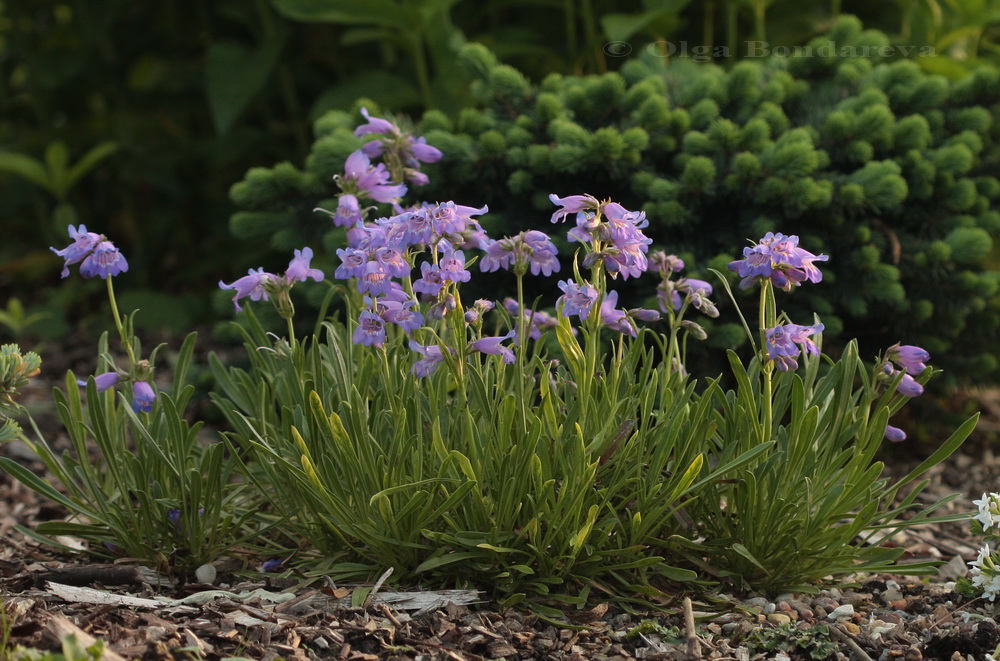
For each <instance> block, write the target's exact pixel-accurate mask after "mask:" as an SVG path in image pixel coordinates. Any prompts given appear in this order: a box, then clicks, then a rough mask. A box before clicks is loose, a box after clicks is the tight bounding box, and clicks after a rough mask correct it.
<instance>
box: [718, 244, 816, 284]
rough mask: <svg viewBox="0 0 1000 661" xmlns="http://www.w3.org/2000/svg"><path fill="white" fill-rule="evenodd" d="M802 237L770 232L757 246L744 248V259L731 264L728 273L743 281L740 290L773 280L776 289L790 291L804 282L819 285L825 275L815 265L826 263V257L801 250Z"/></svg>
mask: <svg viewBox="0 0 1000 661" xmlns="http://www.w3.org/2000/svg"><path fill="white" fill-rule="evenodd" d="M798 244H799V237H797V236H795V235H791V236H785V235H784V234H774V233H773V232H768V233H767V234H765V235H764V238H762V239H761V240H760V241H759V242H758V243H757V244H756V245H754V246H753V247H747V248H744V249H743V259H740V260H736V261H733V262H730V263H729V270H730V271H733V272H735V273H737V274H738V275H739V276H740V277H741V278H743V280H742V281H741V282H740V288H741V289H749V288H750V287H752V286H753V285H754V284H756V283H757V282H760V281H763V280H770V281H771V282H772V283H773V284H774V286H775V287H778V288H779V289H783V290H785V291H791V289H792V287H797V286H798V285H800V284H801V283H802V282H804V281H806V280H808V281H809V282H820V281H821V280H822V279H823V273H822V272H821V271H820V270H819V269H818V268H817V267H816V265H815V264H814V262H825V261H826V260H828V259H829V257H828V256H827V255H814V254H812V253H811V252H809V251H807V250H804V249H802V248H799V247H798Z"/></svg>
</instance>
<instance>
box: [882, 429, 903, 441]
mask: <svg viewBox="0 0 1000 661" xmlns="http://www.w3.org/2000/svg"><path fill="white" fill-rule="evenodd" d="M885 440H887V441H891V442H893V443H899V442H900V441H905V440H906V432H904V431H903V430H902V429H900V428H899V427H893V426H892V425H886V426H885Z"/></svg>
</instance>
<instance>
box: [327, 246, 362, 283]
mask: <svg viewBox="0 0 1000 661" xmlns="http://www.w3.org/2000/svg"><path fill="white" fill-rule="evenodd" d="M337 257H340V262H341V263H340V266H338V267H337V270H336V271H335V272H334V274H333V275H334V277H337V278H340V279H341V280H347V279H348V278H360V277H361V276H363V275H364V274H365V265H366V264H367V263H368V253H367V252H365V251H364V250H358V249H357V248H340V249H338V250H337Z"/></svg>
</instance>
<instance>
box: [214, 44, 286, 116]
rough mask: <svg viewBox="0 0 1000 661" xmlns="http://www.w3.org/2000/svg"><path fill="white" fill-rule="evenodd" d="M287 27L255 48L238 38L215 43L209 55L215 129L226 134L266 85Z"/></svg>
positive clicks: (279, 52) (276, 60) (279, 51)
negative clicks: (236, 40)
mask: <svg viewBox="0 0 1000 661" xmlns="http://www.w3.org/2000/svg"><path fill="white" fill-rule="evenodd" d="M283 43H284V31H283V30H278V31H276V32H275V33H274V34H272V35H269V36H268V38H267V39H265V40H264V42H263V44H261V46H260V47H259V48H258V49H257V50H252V49H250V48H248V47H246V46H244V45H242V44H238V43H235V42H221V43H216V44H212V45H211V46H210V47H209V49H208V54H207V55H206V56H205V92H206V94H207V95H208V105H209V108H210V109H211V111H212V120H213V121H214V122H215V130H216V131H217V132H218V133H219V134H225V133H228V132H229V129H230V128H232V126H233V123H234V122H235V121H236V120H237V118H239V116H240V114H241V113H242V112H243V111H244V110H245V109H246V107H247V106H248V105H249V104H250V102H251V101H252V100H253V98H254V97H255V96H256V95H257V93H258V92H260V90H261V89H262V88H263V87H264V85H265V84H266V83H267V81H268V79H269V78H270V77H271V72H272V71H273V70H274V67H275V65H276V64H277V62H278V56H279V55H280V54H281V47H282V44H283Z"/></svg>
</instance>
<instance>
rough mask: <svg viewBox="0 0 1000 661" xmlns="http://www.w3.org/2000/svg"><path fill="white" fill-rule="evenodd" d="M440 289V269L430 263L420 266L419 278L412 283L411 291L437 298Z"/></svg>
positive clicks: (442, 282)
mask: <svg viewBox="0 0 1000 661" xmlns="http://www.w3.org/2000/svg"><path fill="white" fill-rule="evenodd" d="M442 288H444V280H443V279H442V278H441V268H440V267H438V266H436V265H434V264H431V263H430V262H423V263H422V264H421V265H420V278H419V279H417V280H415V281H414V282H413V291H415V292H418V293H421V294H427V295H429V296H437V295H438V294H440V293H441V289H442Z"/></svg>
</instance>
